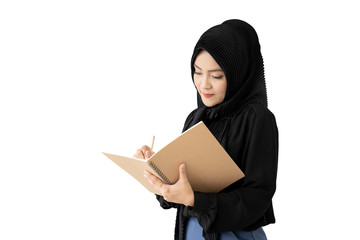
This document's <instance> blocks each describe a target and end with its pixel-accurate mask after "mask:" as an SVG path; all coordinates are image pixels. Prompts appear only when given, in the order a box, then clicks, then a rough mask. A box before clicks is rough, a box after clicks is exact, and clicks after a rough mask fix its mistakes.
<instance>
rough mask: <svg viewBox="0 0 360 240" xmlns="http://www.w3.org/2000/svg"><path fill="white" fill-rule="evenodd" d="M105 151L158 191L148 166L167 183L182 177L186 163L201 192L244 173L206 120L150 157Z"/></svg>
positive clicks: (192, 181)
mask: <svg viewBox="0 0 360 240" xmlns="http://www.w3.org/2000/svg"><path fill="white" fill-rule="evenodd" d="M103 154H105V155H106V156H107V157H108V158H110V159H111V160H112V161H113V162H115V163H116V164H117V165H119V166H120V167H121V168H122V169H124V170H125V171H126V172H128V173H129V174H130V175H132V176H133V177H134V178H135V179H136V180H137V181H139V182H140V183H141V184H142V185H144V187H146V188H147V189H148V190H149V191H150V192H153V193H156V194H160V193H159V192H157V191H156V189H155V188H153V187H152V185H151V184H150V183H149V182H148V180H147V179H146V178H145V177H144V170H148V171H149V172H151V173H153V174H154V175H156V176H158V177H159V178H160V179H162V180H163V181H164V182H166V183H167V184H174V183H176V182H177V180H178V179H179V166H180V164H181V163H185V166H186V175H187V178H188V180H189V182H190V184H191V187H192V189H193V191H199V192H214V193H216V192H219V191H221V190H222V189H224V188H225V187H227V186H229V185H230V184H232V183H234V182H235V181H237V180H239V179H241V178H242V177H244V174H243V172H242V171H241V170H240V168H239V167H238V166H237V165H236V164H235V162H234V161H233V160H232V159H231V157H230V156H229V155H228V154H227V152H226V151H225V150H224V148H223V147H222V146H221V145H220V143H219V142H218V141H217V139H216V138H215V137H214V136H213V135H212V133H211V132H210V131H209V129H208V128H207V127H206V126H205V124H204V123H203V122H199V123H198V124H196V125H194V126H193V127H191V128H190V129H188V130H186V131H185V132H183V133H182V134H181V135H180V136H179V137H177V138H176V139H175V140H173V141H172V142H170V143H169V144H168V145H166V146H165V147H164V148H162V149H160V150H159V151H158V152H157V153H155V154H154V155H152V156H151V157H150V158H149V159H147V160H145V159H137V158H133V157H125V156H119V155H115V154H109V153H103Z"/></svg>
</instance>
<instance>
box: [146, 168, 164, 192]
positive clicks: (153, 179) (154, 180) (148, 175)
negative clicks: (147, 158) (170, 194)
mask: <svg viewBox="0 0 360 240" xmlns="http://www.w3.org/2000/svg"><path fill="white" fill-rule="evenodd" d="M144 177H146V178H147V179H148V180H149V182H150V183H151V184H152V185H153V186H154V187H156V188H161V186H162V185H163V184H165V183H164V182H163V181H162V180H161V179H160V178H158V177H157V176H155V175H154V174H152V173H150V172H149V171H146V170H145V171H144Z"/></svg>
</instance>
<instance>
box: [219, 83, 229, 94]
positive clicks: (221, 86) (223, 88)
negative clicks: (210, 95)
mask: <svg viewBox="0 0 360 240" xmlns="http://www.w3.org/2000/svg"><path fill="white" fill-rule="evenodd" d="M226 87H227V84H226V81H224V82H223V83H220V84H219V86H218V91H219V94H221V95H222V96H223V97H225V94H226Z"/></svg>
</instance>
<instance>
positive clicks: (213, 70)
mask: <svg viewBox="0 0 360 240" xmlns="http://www.w3.org/2000/svg"><path fill="white" fill-rule="evenodd" d="M194 66H195V67H196V68H198V69H200V70H201V71H202V69H201V68H200V67H199V66H197V65H196V64H195V63H194ZM208 72H223V70H222V69H212V70H209V71H208Z"/></svg>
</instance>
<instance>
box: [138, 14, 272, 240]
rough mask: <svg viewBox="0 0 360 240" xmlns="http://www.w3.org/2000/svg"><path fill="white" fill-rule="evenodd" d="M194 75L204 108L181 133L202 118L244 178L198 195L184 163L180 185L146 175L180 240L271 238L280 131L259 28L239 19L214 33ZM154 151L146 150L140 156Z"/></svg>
mask: <svg viewBox="0 0 360 240" xmlns="http://www.w3.org/2000/svg"><path fill="white" fill-rule="evenodd" d="M191 73H192V78H193V82H194V85H195V87H196V89H197V101H198V108H197V109H195V110H194V111H192V112H191V113H190V114H189V116H188V117H187V119H186V121H185V125H184V128H183V131H185V130H187V129H188V128H190V127H191V126H193V125H194V124H196V123H198V122H199V121H203V122H204V123H205V124H206V126H207V127H208V128H209V130H210V131H211V132H212V133H213V135H214V136H215V137H216V138H217V140H218V141H219V142H220V143H221V145H222V146H223V147H224V149H225V150H226V151H227V152H228V153H229V155H230V156H231V157H232V159H233V160H234V161H235V163H236V164H237V165H238V166H239V167H240V169H241V170H242V171H243V172H244V173H245V177H244V178H242V179H240V180H239V181H237V182H235V183H233V184H232V185H230V186H229V187H227V188H226V189H224V190H222V191H221V192H219V193H202V192H193V190H192V188H191V186H190V184H189V182H188V181H187V178H186V171H185V166H184V164H182V165H181V166H180V167H179V173H180V178H179V180H178V182H176V183H175V184H174V185H166V184H165V183H164V182H163V181H162V180H161V179H159V178H157V177H156V176H154V175H152V174H151V173H149V172H146V173H145V177H146V178H148V180H149V182H150V183H151V184H153V185H154V187H156V188H158V190H159V191H160V192H161V195H157V196H156V197H157V199H158V201H159V202H160V204H161V206H162V207H163V208H164V209H168V208H177V218H176V227H175V239H187V240H192V239H266V236H265V233H264V231H263V229H262V226H265V225H268V224H270V223H274V222H275V217H274V213H273V207H272V197H273V195H274V193H275V188H276V174H277V161H278V130H277V126H276V121H275V117H274V115H273V114H272V113H271V111H270V110H269V109H268V108H267V95H266V87H265V77H264V67H263V60H262V56H261V52H260V44H259V41H258V37H257V34H256V32H255V30H254V29H253V28H252V27H251V26H250V25H249V24H247V23H246V22H244V21H241V20H236V19H232V20H227V21H225V22H223V23H222V24H220V25H217V26H214V27H212V28H210V29H208V30H207V31H206V32H205V33H204V34H203V35H202V36H201V37H200V39H199V41H198V42H197V44H196V46H195V49H194V52H193V56H192V59H191ZM151 154H152V152H151V151H150V148H149V147H147V146H143V147H142V148H141V149H138V151H137V152H136V154H135V156H136V157H143V158H148V157H150V156H151ZM219 161H221V159H219Z"/></svg>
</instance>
